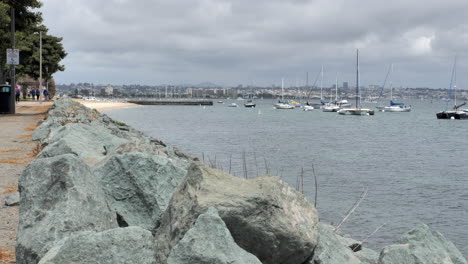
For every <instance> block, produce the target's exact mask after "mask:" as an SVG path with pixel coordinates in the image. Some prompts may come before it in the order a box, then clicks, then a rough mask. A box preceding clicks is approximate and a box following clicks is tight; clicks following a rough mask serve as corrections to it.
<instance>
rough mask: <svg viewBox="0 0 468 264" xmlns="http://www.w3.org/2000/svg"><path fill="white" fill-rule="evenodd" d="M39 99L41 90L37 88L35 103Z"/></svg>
mask: <svg viewBox="0 0 468 264" xmlns="http://www.w3.org/2000/svg"><path fill="white" fill-rule="evenodd" d="M40 97H41V90H39V88H37V89H36V98H37V101H39V98H40Z"/></svg>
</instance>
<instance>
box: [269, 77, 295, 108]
mask: <svg viewBox="0 0 468 264" xmlns="http://www.w3.org/2000/svg"><path fill="white" fill-rule="evenodd" d="M274 106H275V108H276V109H294V108H295V107H294V106H293V105H290V104H288V103H285V102H284V78H281V100H279V101H278V103H277V104H275V105H274Z"/></svg>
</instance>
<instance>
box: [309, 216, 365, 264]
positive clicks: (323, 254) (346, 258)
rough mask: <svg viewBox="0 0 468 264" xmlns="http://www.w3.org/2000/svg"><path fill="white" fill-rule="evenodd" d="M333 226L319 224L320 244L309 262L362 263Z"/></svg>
mask: <svg viewBox="0 0 468 264" xmlns="http://www.w3.org/2000/svg"><path fill="white" fill-rule="evenodd" d="M343 241H345V240H343V239H340V238H339V235H337V234H336V233H335V232H334V230H333V227H332V226H329V225H324V224H319V239H318V245H317V248H316V249H315V252H314V258H313V260H311V261H310V262H309V263H311V264H312V263H314V264H341V263H346V264H360V263H361V261H360V260H359V259H358V258H357V257H356V256H355V255H354V252H353V251H352V250H351V249H350V248H349V246H347V245H345V244H343Z"/></svg>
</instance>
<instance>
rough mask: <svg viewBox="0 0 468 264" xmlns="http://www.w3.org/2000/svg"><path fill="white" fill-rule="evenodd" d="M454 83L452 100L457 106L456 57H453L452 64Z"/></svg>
mask: <svg viewBox="0 0 468 264" xmlns="http://www.w3.org/2000/svg"><path fill="white" fill-rule="evenodd" d="M453 70H454V72H453V74H454V85H453V100H454V104H455V107H457V57H455V65H454V66H453Z"/></svg>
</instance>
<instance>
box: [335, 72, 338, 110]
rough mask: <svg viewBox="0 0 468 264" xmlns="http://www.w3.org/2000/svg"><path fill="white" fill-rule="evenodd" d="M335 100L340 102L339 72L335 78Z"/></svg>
mask: <svg viewBox="0 0 468 264" xmlns="http://www.w3.org/2000/svg"><path fill="white" fill-rule="evenodd" d="M335 101H336V102H337V103H338V73H336V80H335Z"/></svg>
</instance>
